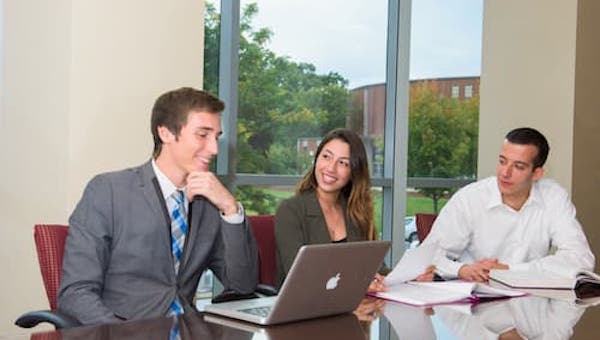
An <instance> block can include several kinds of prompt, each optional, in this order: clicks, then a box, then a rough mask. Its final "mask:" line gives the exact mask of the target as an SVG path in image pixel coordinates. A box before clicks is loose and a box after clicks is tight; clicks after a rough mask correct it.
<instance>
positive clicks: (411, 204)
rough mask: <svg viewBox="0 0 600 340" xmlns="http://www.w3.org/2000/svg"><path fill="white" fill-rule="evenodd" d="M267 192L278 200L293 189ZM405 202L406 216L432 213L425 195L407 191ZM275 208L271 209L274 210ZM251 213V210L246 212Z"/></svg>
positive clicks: (376, 195)
mask: <svg viewBox="0 0 600 340" xmlns="http://www.w3.org/2000/svg"><path fill="white" fill-rule="evenodd" d="M264 190H265V191H267V192H268V193H269V194H271V195H273V196H275V197H276V198H277V201H278V202H280V201H281V200H283V199H286V198H288V197H291V196H292V195H293V189H289V190H285V189H273V188H265V189H264ZM381 196H382V195H381V191H376V190H374V191H373V199H374V201H375V225H378V226H380V225H381V199H382V197H381ZM407 196H408V197H407V204H406V216H413V215H414V214H416V213H433V201H432V200H431V198H429V197H425V196H423V195H421V194H418V193H409V194H408V195H407ZM446 201H447V199H445V198H444V199H441V200H440V202H439V205H440V206H439V209H441V208H442V207H443V206H444V204H446ZM275 210H276V208H274V209H273V211H275ZM248 213H250V214H251V212H248Z"/></svg>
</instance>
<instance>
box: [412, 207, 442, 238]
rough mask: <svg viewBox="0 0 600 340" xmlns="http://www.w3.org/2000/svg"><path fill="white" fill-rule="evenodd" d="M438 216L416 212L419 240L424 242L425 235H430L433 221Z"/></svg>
mask: <svg viewBox="0 0 600 340" xmlns="http://www.w3.org/2000/svg"><path fill="white" fill-rule="evenodd" d="M436 218H437V215H436V214H415V223H416V224H417V235H418V236H419V242H423V240H424V239H425V237H427V235H429V232H430V231H431V227H433V222H435V219H436Z"/></svg>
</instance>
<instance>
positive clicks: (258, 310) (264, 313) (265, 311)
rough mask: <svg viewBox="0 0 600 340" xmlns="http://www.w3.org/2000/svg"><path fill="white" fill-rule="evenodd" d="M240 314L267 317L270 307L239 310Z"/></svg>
mask: <svg viewBox="0 0 600 340" xmlns="http://www.w3.org/2000/svg"><path fill="white" fill-rule="evenodd" d="M240 312H244V313H248V314H252V315H257V316H262V317H267V315H269V313H270V312H271V306H264V307H253V308H246V309H240Z"/></svg>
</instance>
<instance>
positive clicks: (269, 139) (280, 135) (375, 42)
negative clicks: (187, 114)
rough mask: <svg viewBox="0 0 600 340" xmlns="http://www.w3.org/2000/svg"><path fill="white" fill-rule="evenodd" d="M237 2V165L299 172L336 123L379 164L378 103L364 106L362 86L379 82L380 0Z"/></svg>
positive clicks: (382, 52)
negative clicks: (352, 132)
mask: <svg viewBox="0 0 600 340" xmlns="http://www.w3.org/2000/svg"><path fill="white" fill-rule="evenodd" d="M241 8H242V14H241V23H242V28H241V30H242V32H241V39H240V52H239V53H240V66H239V70H240V75H239V112H238V147H237V150H236V152H237V171H238V172H239V173H251V174H286V175H302V174H303V173H304V172H305V171H306V169H307V168H308V167H309V166H310V164H311V163H312V158H313V157H314V155H313V153H314V150H316V145H317V144H318V142H319V140H320V137H322V136H323V135H324V134H325V133H327V132H328V131H330V130H332V129H334V128H339V127H349V128H352V129H353V130H355V131H356V132H358V133H359V134H360V135H361V136H362V137H363V140H364V141H365V143H366V144H367V149H368V150H369V155H370V156H371V164H372V165H371V167H372V168H373V169H378V168H379V166H378V165H376V164H375V163H376V159H377V157H378V155H380V154H381V153H382V151H381V150H380V149H382V148H383V145H382V143H381V141H382V140H383V119H384V115H385V112H384V111H383V107H384V106H382V107H381V109H379V110H374V111H369V110H371V107H372V106H373V105H371V104H370V103H371V101H372V100H374V99H371V98H370V97H368V95H365V94H364V93H363V91H362V90H361V89H362V88H365V87H370V86H373V85H374V84H382V83H383V82H384V81H385V62H386V39H387V38H386V34H387V1H381V0H378V1H366V0H349V1H346V0H344V1H314V0H313V1H304V0H303V1H291V0H289V1H267V0H264V1H252V2H250V1H242V2H241ZM378 96H380V97H381V98H383V99H384V98H385V92H384V91H383V92H381V93H379V94H378ZM364 100H367V102H366V103H367V104H365V102H364ZM380 161H381V160H380Z"/></svg>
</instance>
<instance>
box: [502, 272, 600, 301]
mask: <svg viewBox="0 0 600 340" xmlns="http://www.w3.org/2000/svg"><path fill="white" fill-rule="evenodd" d="M490 279H492V280H494V281H496V282H500V283H502V284H503V285H506V286H508V287H511V288H517V289H519V288H521V289H524V288H526V289H531V288H533V289H567V290H574V291H575V293H576V296H577V298H587V297H594V296H600V275H598V274H596V273H593V272H590V271H587V270H580V271H578V272H577V273H576V275H575V276H574V277H565V276H558V275H556V274H554V273H550V272H539V271H516V270H491V271H490Z"/></svg>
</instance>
